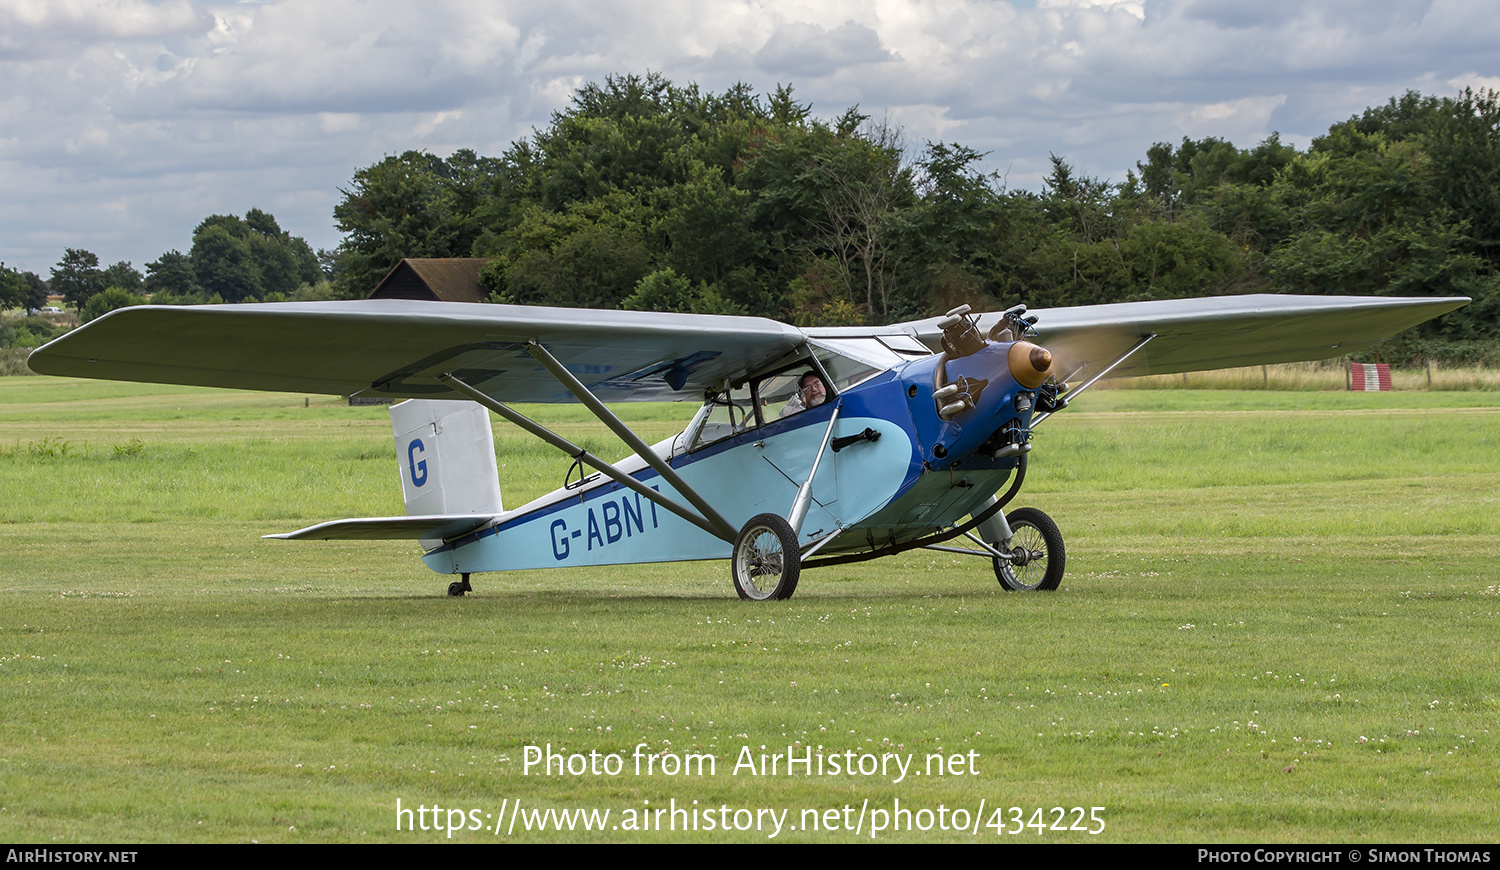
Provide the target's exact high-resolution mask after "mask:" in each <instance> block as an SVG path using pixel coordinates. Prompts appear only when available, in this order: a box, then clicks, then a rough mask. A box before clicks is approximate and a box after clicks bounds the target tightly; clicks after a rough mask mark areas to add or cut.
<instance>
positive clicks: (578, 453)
mask: <svg viewBox="0 0 1500 870" xmlns="http://www.w3.org/2000/svg"><path fill="white" fill-rule="evenodd" d="M438 380H440V381H442V382H443V383H445V384H447V385H448V386H449V387H451V388H452V389H453V390H454V391H456V392H459V393H462V394H463V395H465V396H467V397H468V398H470V399H472V400H474V401H475V402H478V403H479V404H481V405H483V406H484V407H486V408H489V409H490V410H491V411H494V412H495V413H496V414H499V415H500V416H501V417H504V418H505V419H507V420H509V421H510V422H512V423H514V424H516V425H517V426H520V427H521V428H522V429H525V430H526V431H527V432H530V433H531V434H532V435H535V436H536V437H538V438H540V439H542V440H543V441H545V442H547V443H548V444H551V445H552V446H553V447H556V448H557V449H559V450H561V451H562V452H564V453H566V454H568V455H569V456H571V457H573V458H574V459H576V460H578V461H579V462H582V463H584V464H586V465H589V466H590V467H592V468H595V469H597V470H598V471H599V472H600V473H602V474H604V475H605V476H606V477H608V478H609V479H611V480H613V481H615V482H616V483H618V484H620V485H621V486H623V487H625V488H627V489H630V490H631V491H633V492H638V493H640V494H641V495H643V496H645V497H646V498H648V499H650V500H651V501H653V502H655V503H656V504H659V505H661V506H662V507H664V508H666V509H667V510H669V511H671V512H672V513H674V514H677V515H678V516H680V517H682V518H683V519H685V520H687V521H688V522H690V523H692V524H693V525H695V526H697V527H698V528H700V529H702V530H703V531H705V532H708V533H709V534H710V535H713V536H714V537H716V538H722V539H724V540H728V541H733V540H734V535H732V534H731V535H730V536H729V537H727V538H725V537H724V535H723V533H721V532H720V531H719V530H718V529H716V528H714V526H713V524H712V523H710V522H709V521H708V520H707V519H704V518H703V517H702V516H700V515H699V514H697V513H696V512H694V511H692V510H690V509H688V508H686V507H684V506H682V505H680V504H678V503H677V502H675V501H673V500H672V499H670V498H668V497H667V496H665V495H662V494H661V493H660V492H657V491H656V490H654V489H652V488H651V487H649V486H647V485H645V484H644V483H641V482H640V481H639V480H636V479H635V478H634V477H631V476H630V475H628V474H626V473H625V472H623V471H621V470H620V469H618V468H615V467H614V466H613V465H611V464H610V463H608V462H605V461H604V460H603V459H600V458H599V457H597V456H595V455H594V454H592V453H590V452H588V451H587V450H585V449H583V448H582V447H579V446H578V445H577V444H574V443H573V442H572V441H569V440H568V439H566V438H564V437H562V436H561V435H559V434H557V433H556V432H553V431H552V430H551V429H548V428H547V427H546V426H543V425H542V424H540V423H538V422H536V421H535V420H533V419H531V418H530V417H527V416H526V415H525V414H522V413H521V412H519V411H517V410H515V409H513V408H511V407H510V406H508V405H506V404H505V403H504V402H497V401H495V400H494V399H492V398H490V397H489V396H486V395H485V394H484V393H481V392H480V391H478V390H476V389H474V388H473V387H471V386H469V385H468V384H466V383H464V382H463V381H461V380H459V379H458V378H457V377H454V376H453V375H452V374H451V373H444V374H442V375H439V376H438ZM622 425H623V424H622ZM637 440H639V439H637ZM646 452H647V453H650V454H651V455H652V456H655V455H656V454H655V453H653V452H652V451H651V449H650V448H646ZM676 476H677V475H676V474H675V472H674V474H673V477H676ZM668 482H670V480H669V481H668ZM680 491H681V490H679V492H680ZM725 525H726V526H727V524H725Z"/></svg>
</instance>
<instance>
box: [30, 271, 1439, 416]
mask: <svg viewBox="0 0 1500 870" xmlns="http://www.w3.org/2000/svg"><path fill="white" fill-rule="evenodd" d="M1468 301H1469V300H1467V299H1462V298H1409V297H1408V298H1401V297H1353V296H1278V295H1254V296H1221V297H1208V298H1201V299H1174V300H1162V301H1151V302H1126V303H1117V304H1110V305H1091V306H1082V307H1077V308H1052V309H1038V310H1035V311H1033V312H1032V313H1033V314H1036V315H1037V316H1038V322H1037V331H1038V333H1039V335H1040V341H1041V342H1042V343H1043V344H1045V345H1046V346H1047V347H1048V348H1049V349H1051V350H1052V351H1053V353H1054V354H1055V355H1056V356H1057V357H1058V359H1059V360H1060V362H1061V363H1062V366H1061V368H1062V369H1063V370H1064V372H1065V373H1066V372H1070V371H1072V370H1074V369H1077V368H1080V367H1082V368H1084V369H1085V370H1088V369H1093V370H1097V369H1098V368H1100V367H1102V366H1104V365H1107V364H1108V363H1109V362H1111V361H1113V360H1115V359H1117V358H1118V357H1119V356H1120V355H1121V354H1123V353H1125V352H1126V351H1127V350H1129V349H1130V348H1131V347H1132V346H1134V345H1135V344H1137V343H1138V342H1139V341H1140V340H1141V339H1142V338H1144V337H1146V336H1154V338H1153V339H1152V341H1151V342H1150V343H1149V345H1147V346H1146V347H1145V348H1144V349H1143V350H1142V351H1140V352H1139V353H1136V354H1133V355H1132V356H1131V357H1130V358H1129V359H1128V360H1127V361H1126V362H1125V363H1124V364H1123V365H1121V366H1120V367H1119V368H1118V369H1116V370H1115V371H1113V372H1111V374H1110V376H1111V377H1130V376H1134V375H1143V374H1167V373H1175V372H1185V371H1201V370H1206V369H1217V368H1230V367H1234V366H1247V365H1262V364H1266V363H1280V362H1294V361H1300V360H1316V359H1328V358H1332V357H1337V356H1342V355H1345V354H1349V353H1353V352H1356V351H1359V350H1362V349H1364V348H1367V347H1369V346H1370V345H1372V344H1374V343H1376V342H1378V341H1381V340H1383V339H1385V338H1387V337H1389V336H1391V335H1393V334H1395V333H1397V332H1400V331H1401V330H1403V329H1406V328H1408V327H1411V326H1414V325H1416V324H1418V323H1421V322H1423V321H1425V320H1428V319H1431V318H1433V317H1436V316H1438V315H1439V314H1442V313H1444V312H1446V311H1450V310H1452V309H1454V308H1458V307H1459V306H1461V305H1464V304H1465V303H1467V302H1468ZM998 318H999V315H998V314H984V315H980V328H981V329H982V330H988V329H989V327H990V326H991V325H992V324H994V323H995V322H996V321H997V320H998ZM938 320H939V319H938V318H932V319H929V320H924V321H916V322H913V323H906V324H896V325H893V326H883V327H864V328H832V329H810V330H808V331H807V333H806V335H804V333H803V331H802V330H800V329H798V328H796V327H793V326H788V325H786V324H783V323H778V322H776V321H773V320H767V319H764V318H758V317H722V316H713V315H693V314H664V313H657V312H644V311H596V310H581V309H566V308H542V307H532V306H515V305H475V304H469V303H456V302H416V301H408V300H359V301H353V302H300V303H299V302H293V303H274V304H249V305H209V306H182V307H176V306H143V307H139V308H126V309H121V310H119V311H115V312H111V313H109V314H107V315H105V316H104V317H101V318H99V319H98V320H95V321H94V322H92V323H90V324H88V325H86V326H84V327H83V328H81V329H78V330H74V331H73V332H71V333H69V334H67V335H65V336H63V337H61V338H59V339H57V340H56V341H53V342H51V343H50V344H47V345H46V346H44V347H42V348H40V349H38V350H37V351H36V352H34V353H33V354H32V355H31V357H30V359H29V364H30V365H31V367H32V368H33V369H34V370H36V371H38V372H41V373H43V374H54V375H66V376H71V377H89V378H105V379H113V380H127V381H146V382H154V383H177V384H193V385H198V386H212V387H231V388H237V389H250V390H275V391H286V392H303V393H321V394H326V395H372V396H388V397H392V398H457V395H456V394H455V393H453V392H451V391H450V390H449V388H448V387H447V386H446V385H445V384H444V383H443V382H442V381H440V380H439V376H441V375H443V374H445V373H451V374H453V375H455V376H457V377H458V378H459V379H460V380H462V381H463V382H465V383H467V384H469V385H470V386H472V387H474V388H476V389H478V390H479V391H480V392H482V393H484V394H486V395H488V396H491V397H493V398H495V399H498V400H500V401H503V402H572V401H575V397H574V395H573V394H572V393H570V392H568V390H567V389H566V388H565V387H564V386H563V385H562V384H561V383H560V382H559V381H558V380H557V379H556V378H554V377H553V376H552V375H551V374H549V373H548V372H547V371H546V369H545V368H544V367H543V366H542V365H541V364H540V363H539V362H538V360H537V359H536V358H535V357H534V356H533V355H532V354H531V353H530V352H528V344H529V343H533V342H534V343H536V344H539V345H541V346H542V347H544V348H546V350H547V351H548V352H549V353H550V354H551V355H552V356H553V357H555V358H556V359H557V360H558V361H559V362H560V363H561V364H562V365H563V367H564V368H566V369H567V370H568V371H569V372H572V373H573V374H574V375H575V376H576V377H577V378H578V379H579V380H580V381H581V382H582V383H583V384H584V385H585V386H586V387H587V388H588V389H589V391H590V392H592V393H593V394H594V395H595V396H597V397H598V398H599V399H601V400H603V401H605V402H622V401H674V400H677V401H680V400H697V399H700V398H701V397H702V395H703V392H704V390H706V389H710V388H717V387H719V386H720V385H722V383H723V382H724V380H725V379H726V378H727V379H730V380H735V379H739V378H742V377H744V376H745V375H746V374H748V373H750V372H752V371H754V370H756V369H757V368H759V367H762V366H764V365H766V364H767V363H770V362H771V361H773V360H776V359H778V358H780V357H782V356H784V355H785V354H787V353H788V352H790V351H792V350H793V349H795V348H796V347H797V346H798V345H800V344H802V343H803V342H804V340H805V338H806V336H812V337H814V338H818V337H824V338H841V337H843V338H847V337H855V336H893V337H902V338H903V339H904V340H907V341H910V340H912V339H915V340H917V341H919V342H922V343H924V344H926V345H927V346H928V347H931V348H934V349H936V348H937V346H938V342H939V338H940V336H941V330H940V329H939V328H938V327H937V322H938Z"/></svg>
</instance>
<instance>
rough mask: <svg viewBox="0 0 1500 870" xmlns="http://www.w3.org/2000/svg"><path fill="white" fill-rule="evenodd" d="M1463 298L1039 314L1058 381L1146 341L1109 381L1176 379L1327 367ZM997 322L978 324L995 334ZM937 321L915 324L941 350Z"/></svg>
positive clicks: (1242, 300) (1187, 302)
mask: <svg viewBox="0 0 1500 870" xmlns="http://www.w3.org/2000/svg"><path fill="white" fill-rule="evenodd" d="M1468 302H1469V300H1468V299H1467V298H1463V297H1380V296H1279V295H1274V294H1260V295H1250V296H1217V297H1207V298H1201V299H1164V300H1159V301H1153V302H1120V303H1114V304H1110V305H1086V306H1079V307H1076V308H1042V309H1034V310H1032V311H1031V312H1030V314H1034V315H1036V316H1037V323H1036V330H1037V333H1038V336H1039V337H1038V341H1039V342H1040V343H1041V344H1043V345H1045V346H1046V347H1047V349H1048V350H1050V351H1052V353H1053V354H1054V356H1056V357H1057V358H1058V360H1059V361H1060V363H1061V365H1058V366H1056V367H1055V370H1058V377H1059V378H1061V377H1064V376H1066V375H1067V374H1068V373H1069V372H1070V371H1072V370H1074V369H1076V368H1078V367H1079V366H1082V365H1085V364H1086V365H1087V368H1086V369H1085V372H1086V373H1087V372H1088V371H1097V370H1098V368H1099V367H1100V366H1103V365H1108V364H1109V363H1110V362H1111V361H1113V360H1115V359H1118V358H1119V357H1120V356H1121V355H1122V354H1124V353H1125V352H1126V351H1128V350H1130V348H1131V347H1132V346H1134V345H1135V344H1137V343H1138V342H1140V341H1141V339H1144V338H1146V337H1147V336H1152V335H1154V336H1155V338H1154V339H1152V340H1151V342H1150V343H1149V344H1148V345H1147V346H1145V347H1143V348H1141V350H1140V352H1138V353H1135V354H1133V355H1131V356H1130V358H1129V359H1128V360H1126V361H1125V362H1124V363H1122V364H1121V365H1120V366H1119V367H1118V368H1116V369H1115V370H1114V371H1112V372H1111V373H1110V375H1109V376H1110V377H1117V378H1119V377H1134V376H1137V375H1157V374H1175V373H1177V372H1191V371H1205V370H1209V369H1222V368H1234V367H1237V366H1250V365H1266V364H1270V363H1283V362H1301V361H1303V360H1318V359H1330V358H1333V357H1337V356H1344V355H1345V354H1350V353H1355V352H1358V351H1361V350H1364V349H1365V348H1367V347H1369V346H1370V345H1372V344H1375V343H1376V342H1378V341H1381V340H1383V339H1385V338H1389V337H1390V336H1392V335H1394V334H1396V333H1397V332H1400V331H1401V330H1403V329H1407V328H1408V327H1411V326H1415V325H1417V324H1418V323H1422V322H1423V321H1426V320H1431V319H1432V318H1434V317H1437V316H1438V315H1440V314H1443V313H1444V312H1447V311H1452V310H1453V309H1455V308H1459V307H1461V306H1463V305H1466V304H1468ZM998 319H999V318H998V315H995V314H986V315H981V316H980V328H981V330H988V329H989V328H990V326H992V325H993V324H994V323H995V321H996V320H998ZM938 320H939V318H933V319H931V320H924V321H920V322H918V323H915V324H912V325H913V326H915V327H916V337H917V338H918V339H920V340H922V341H923V342H924V343H927V344H929V345H932V346H936V345H937V342H938V339H939V338H940V336H941V335H942V330H941V329H939V328H938V326H937V323H938Z"/></svg>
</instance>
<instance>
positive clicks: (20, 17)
mask: <svg viewBox="0 0 1500 870" xmlns="http://www.w3.org/2000/svg"><path fill="white" fill-rule="evenodd" d="M1497 45H1500V16H1494V15H1492V14H1490V12H1489V9H1488V7H1487V6H1486V5H1485V4H1483V3H1480V2H1478V0H1431V2H1415V3H1413V2H1397V0H1385V2H1367V0H1262V2H1259V3H1256V4H1247V3H1241V2H1237V0H1123V2H1121V0H1039V2H1037V3H1036V4H1035V5H1034V6H1031V5H1027V4H1024V3H1011V2H1004V0H829V2H827V3H823V4H818V5H813V6H809V5H807V4H805V3H803V2H801V0H796V2H793V0H723V2H706V3H704V2H688V0H615V2H585V0H559V2H552V3H544V2H541V0H511V2H507V3H504V4H475V3H472V2H459V0H431V2H427V3H424V4H421V5H417V4H410V3H407V2H401V0H324V2H318V3H297V2H292V0H267V2H260V3H239V2H229V0H164V2H158V3H153V2H145V0H97V2H86V0H54V2H42V0H0V81H4V82H6V84H7V88H6V91H7V92H6V93H0V178H3V179H5V180H6V182H7V187H6V190H7V195H8V196H7V198H8V199H14V198H16V197H20V198H23V199H24V202H23V203H22V204H21V205H19V206H17V207H14V208H11V209H8V210H7V211H6V213H4V214H0V259H4V260H5V261H6V262H8V263H10V264H12V265H15V264H17V263H24V265H25V266H26V267H27V268H33V269H38V270H39V271H45V270H46V269H47V268H49V267H50V265H51V264H52V263H54V262H56V259H57V257H58V256H60V254H61V250H62V248H63V247H79V246H82V247H88V248H90V249H92V250H95V251H96V252H97V253H99V254H100V256H101V258H103V259H105V260H106V261H113V260H116V259H131V260H134V261H135V262H136V263H137V265H140V264H142V263H144V262H146V261H149V260H151V259H154V258H155V257H156V256H158V255H159V254H160V253H162V252H163V251H165V250H167V249H168V248H171V247H178V248H181V247H185V245H186V244H187V241H188V238H189V236H190V234H191V231H192V228H193V226H195V225H196V224H197V222H198V221H199V220H201V219H202V218H203V217H204V216H206V215H207V214H210V213H214V212H220V213H222V212H226V211H233V212H235V213H243V212H244V211H245V210H246V209H248V208H250V207H252V206H259V207H262V208H267V209H269V210H271V211H273V212H274V213H275V214H276V216H277V217H278V219H280V220H281V222H282V224H283V226H286V227H288V228H289V229H291V230H292V231H293V232H296V233H298V234H302V235H305V236H306V237H307V238H308V239H309V241H310V242H312V244H314V245H315V246H331V245H333V244H335V243H336V242H337V235H336V233H335V232H334V230H333V227H332V219H331V209H332V205H333V203H334V202H336V201H337V198H338V193H337V189H338V187H339V186H341V185H346V184H347V183H348V180H349V177H350V175H351V174H352V173H353V171H354V170H355V169H356V168H358V167H361V166H365V165H369V164H370V163H372V162H374V161H376V160H379V159H380V158H381V157H382V156H384V155H386V154H393V153H399V152H400V151H402V150H405V149H407V148H429V149H432V150H434V151H437V152H438V153H447V152H449V151H451V150H452V149H454V148H459V147H468V148H472V149H474V150H475V151H478V152H479V153H482V154H498V153H499V152H500V151H501V150H502V149H503V148H504V147H505V145H506V144H507V143H508V142H510V141H511V140H513V139H515V138H517V137H519V136H524V135H526V134H527V133H528V132H529V130H530V129H531V128H532V127H533V126H542V125H545V124H546V123H547V120H548V117H549V115H550V113H551V112H552V111H554V110H556V109H558V108H560V107H561V106H563V105H565V104H566V102H567V100H568V98H569V96H570V95H571V93H572V92H573V90H574V89H575V88H576V87H578V86H579V85H581V84H583V83H585V82H588V81H597V80H601V79H602V78H604V77H605V76H607V75H609V74H612V73H625V72H633V73H644V72H646V71H656V72H661V73H663V74H665V75H667V76H668V77H670V78H672V79H673V80H675V81H678V82H690V81H693V82H697V83H699V85H700V86H702V87H704V88H706V89H710V90H722V89H723V88H725V87H727V86H728V85H730V84H732V83H734V82H736V81H746V82H748V83H750V84H751V85H753V86H754V87H756V88H757V89H758V90H760V91H762V92H765V91H769V90H770V89H771V88H772V87H774V86H775V85H777V84H779V83H790V84H793V85H794V86H795V87H796V91H797V94H798V97H799V98H800V99H803V100H811V101H812V102H813V103H814V110H815V112H817V113H818V114H820V115H822V116H825V117H827V116H832V115H835V114H838V113H839V112H841V111H842V110H843V109H845V108H847V107H848V106H849V105H851V104H855V103H858V104H859V105H860V106H861V108H862V109H863V110H864V111H865V112H867V113H869V114H871V115H872V116H874V117H877V118H880V117H884V116H887V115H888V116H889V117H890V119H891V120H892V121H893V122H894V123H897V124H899V125H900V126H902V127H903V128H904V129H905V131H906V137H907V139H908V141H909V142H911V143H913V144H920V143H921V142H922V141H923V140H924V139H939V138H941V139H944V140H947V141H958V142H962V143H963V144H966V145H970V146H971V147H974V148H975V149H977V150H980V151H990V152H992V153H991V157H990V158H989V160H990V163H991V165H992V167H994V168H996V169H999V170H1001V171H1005V170H1007V169H1008V170H1009V172H1010V175H1009V180H1010V183H1011V184H1012V186H1035V185H1036V184H1037V183H1038V181H1039V179H1040V178H1041V176H1042V175H1044V174H1045V172H1046V171H1047V165H1046V164H1047V155H1048V153H1049V152H1056V153H1058V154H1061V155H1064V156H1066V157H1067V158H1068V159H1069V160H1070V161H1071V162H1073V163H1074V164H1075V165H1076V166H1077V168H1078V170H1079V171H1081V172H1084V173H1087V174H1090V175H1099V176H1104V177H1110V178H1115V179H1117V180H1118V179H1120V178H1122V177H1123V175H1124V172H1125V171H1126V170H1128V169H1129V168H1131V167H1133V166H1134V163H1135V162H1136V161H1137V160H1139V159H1142V158H1143V157H1144V154H1145V149H1146V148H1147V147H1149V145H1150V144H1151V143H1152V142H1153V141H1157V140H1175V139H1178V138H1180V137H1181V136H1192V137H1202V136H1218V137H1221V138H1226V139H1230V140H1231V141H1234V142H1236V143H1237V144H1241V145H1250V144H1253V143H1254V142H1255V141H1258V140H1259V139H1261V138H1264V137H1265V136H1266V135H1269V134H1270V133H1271V132H1272V131H1274V130H1279V131H1280V132H1281V133H1282V134H1283V138H1284V139H1285V140H1286V141H1289V142H1296V143H1301V144H1305V142H1306V141H1307V140H1308V139H1309V138H1310V137H1311V136H1313V135H1316V134H1318V133H1321V132H1322V131H1324V130H1326V129H1327V127H1328V126H1329V124H1331V123H1333V122H1334V121H1337V120H1340V119H1342V118H1346V117H1349V116H1350V115H1352V114H1356V113H1358V112H1359V111H1361V110H1362V109H1363V108H1365V107H1366V106H1369V105H1374V104H1381V103H1384V102H1385V101H1386V100H1387V99H1388V98H1390V97H1392V96H1396V95H1399V94H1400V93H1402V92H1403V91H1405V90H1406V89H1408V88H1418V89H1422V90H1425V91H1427V92H1429V93H1440V94H1447V93H1453V92H1454V91H1456V90H1457V89H1458V88H1459V87H1461V86H1463V85H1471V84H1477V85H1481V86H1493V85H1494V84H1495V83H1496V82H1497V81H1500V80H1497V78H1496V77H1495V72H1496V70H1497V69H1500V50H1497V48H1496V46H1497ZM12 184H14V185H15V186H12ZM60 240H66V244H62V243H60Z"/></svg>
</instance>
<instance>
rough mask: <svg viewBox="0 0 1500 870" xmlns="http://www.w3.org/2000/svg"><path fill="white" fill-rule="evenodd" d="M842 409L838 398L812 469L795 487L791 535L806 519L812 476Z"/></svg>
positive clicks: (809, 502) (815, 472)
mask: <svg viewBox="0 0 1500 870" xmlns="http://www.w3.org/2000/svg"><path fill="white" fill-rule="evenodd" d="M842 410H844V403H843V400H840V401H839V403H838V404H837V405H835V406H834V408H833V414H832V415H831V416H830V417H829V418H828V429H827V430H825V431H824V432H823V443H822V445H820V446H819V447H818V455H817V456H814V457H813V464H812V471H809V472H808V473H807V480H806V481H805V482H804V483H803V484H802V486H800V487H798V488H797V498H796V499H795V500H794V501H793V502H792V512H791V514H790V515H789V516H788V517H787V522H788V523H789V524H790V525H791V527H792V535H793V536H796V535H800V534H802V521H803V520H805V519H807V509H808V507H809V506H810V505H811V504H812V485H813V478H814V477H817V476H818V464H819V463H821V462H822V461H823V454H824V453H827V452H828V439H830V438H832V437H833V427H834V424H836V423H838V421H839V412H840V411H842Z"/></svg>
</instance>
